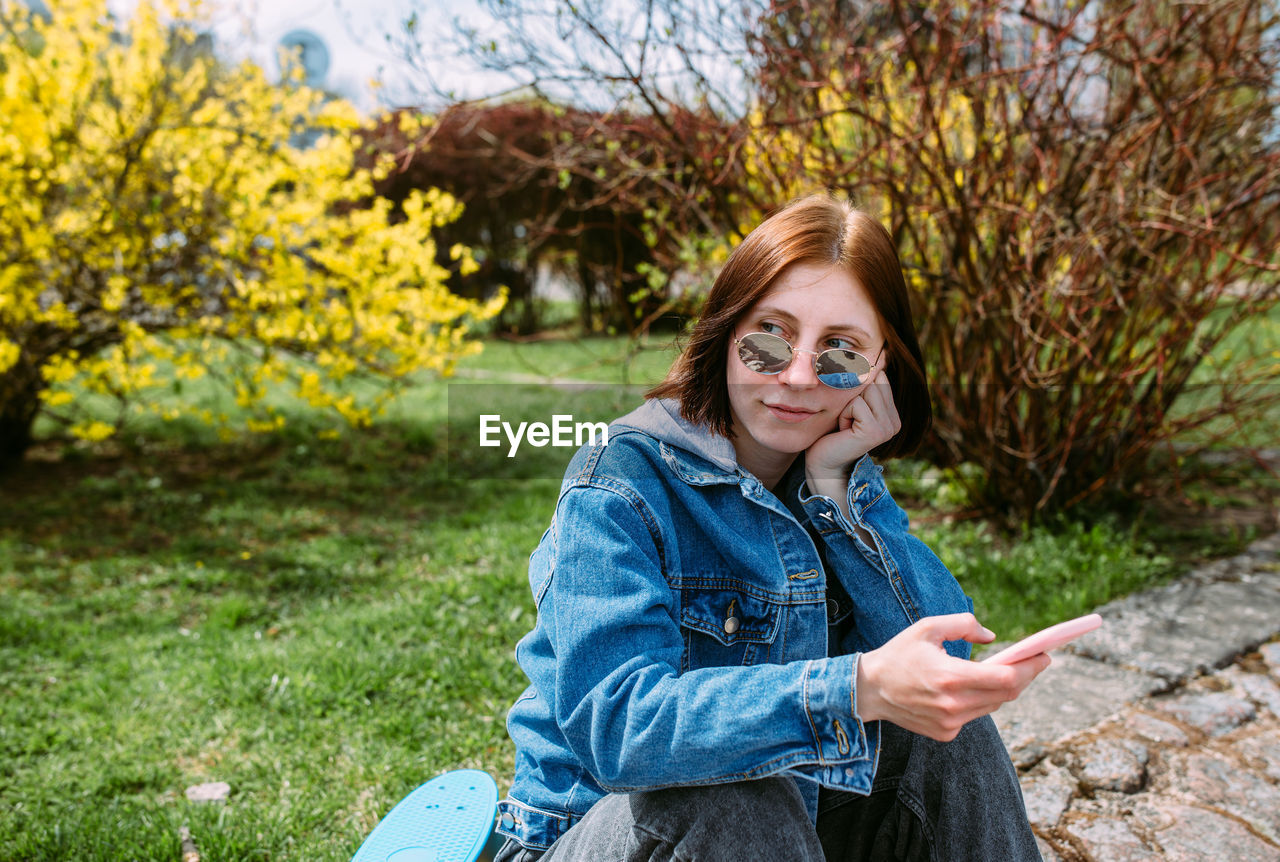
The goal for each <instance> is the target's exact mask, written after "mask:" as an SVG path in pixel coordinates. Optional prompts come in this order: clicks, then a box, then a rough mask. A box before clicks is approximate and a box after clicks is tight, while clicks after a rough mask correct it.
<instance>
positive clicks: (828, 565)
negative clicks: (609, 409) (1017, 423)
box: [498, 196, 1049, 862]
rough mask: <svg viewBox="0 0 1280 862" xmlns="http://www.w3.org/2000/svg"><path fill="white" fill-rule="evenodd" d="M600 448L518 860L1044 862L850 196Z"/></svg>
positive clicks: (812, 217) (752, 249)
mask: <svg viewBox="0 0 1280 862" xmlns="http://www.w3.org/2000/svg"><path fill="white" fill-rule="evenodd" d="M648 396H649V397H648V400H646V402H645V403H644V405H643V406H641V407H640V408H638V409H637V410H635V411H634V412H632V413H630V414H628V415H627V416H625V417H623V418H621V419H619V420H617V421H616V422H615V423H613V425H612V426H611V427H610V429H609V438H608V443H607V444H605V445H595V446H588V447H584V448H583V449H582V450H581V451H579V452H578V453H577V454H576V455H575V457H574V459H573V461H572V463H571V464H570V466H569V468H568V471H567V472H566V475H565V478H564V483H563V485H562V487H561V492H560V498H559V501H558V503H557V505H556V511H555V515H554V517H553V519H552V522H551V525H550V527H549V528H548V529H547V531H546V532H545V533H544V534H543V537H542V541H541V542H540V544H539V545H538V547H537V549H536V550H534V552H533V554H532V555H531V557H530V560H529V583H530V587H531V588H532V590H533V597H534V601H535V603H536V604H537V608H538V617H537V623H536V625H535V626H534V629H533V631H532V632H530V633H529V634H528V635H527V636H526V637H524V638H523V639H522V640H521V641H520V643H519V645H518V646H517V649H516V657H517V660H518V661H519V663H520V665H521V667H522V668H523V669H524V671H525V673H526V674H527V675H528V677H529V682H530V684H529V687H528V688H527V689H526V691H525V692H524V694H523V695H522V696H521V698H520V699H519V700H518V701H517V702H516V703H515V705H514V706H513V707H512V709H511V712H510V715H509V717H508V728H509V730H510V734H511V737H512V739H513V740H514V742H515V744H516V774H515V779H514V782H513V784H512V787H511V792H510V795H509V796H508V798H507V799H505V800H504V801H503V802H502V804H501V806H500V818H499V824H498V829H499V832H500V833H502V834H503V835H505V836H507V838H508V839H509V840H507V842H506V844H505V845H504V847H503V848H502V851H501V852H500V853H499V855H498V860H500V862H532V860H536V859H542V860H544V862H566V860H632V859H645V860H648V859H681V860H719V859H724V860H742V859H752V860H755V859H760V860H790V859H796V860H822V859H827V860H846V859H933V860H937V859H975V860H984V862H990V860H1002V862H1006V860H1024V859H1039V858H1040V856H1039V853H1038V851H1037V849H1036V844H1035V839H1034V837H1033V836H1032V834H1031V830H1030V827H1029V825H1028V823H1027V817H1026V812H1025V809H1024V806H1023V802H1022V795H1021V792H1020V790H1019V786H1018V780H1017V775H1016V773H1015V771H1014V769H1013V766H1012V764H1011V763H1010V761H1009V757H1008V754H1007V753H1006V751H1005V748H1004V746H1003V744H1002V743H1001V741H1000V738H999V736H998V735H997V733H996V730H995V726H994V724H993V723H992V721H991V719H990V718H989V717H988V714H989V713H991V712H992V711H994V710H995V709H996V708H998V707H999V706H1000V705H1001V704H1002V703H1005V702H1006V701H1009V700H1012V699H1014V698H1016V697H1017V696H1018V695H1019V694H1020V693H1021V692H1022V690H1023V689H1024V688H1025V687H1026V686H1027V685H1028V684H1029V683H1030V682H1031V680H1032V679H1033V678H1034V677H1035V676H1036V675H1037V674H1038V673H1040V672H1041V671H1042V670H1044V668H1045V667H1047V666H1048V664H1049V659H1048V658H1047V657H1046V656H1043V655H1041V656H1037V657H1035V658H1032V659H1028V660H1026V661H1023V662H1020V663H1018V664H1015V665H1012V666H1005V667H992V666H987V665H984V664H981V663H977V662H971V661H968V655H969V649H970V646H969V644H970V642H977V643H986V642H989V641H991V640H992V639H994V635H993V634H992V633H991V632H989V631H987V630H986V629H984V628H983V627H982V626H981V625H979V624H978V622H977V620H976V619H975V618H974V616H973V614H972V609H973V604H972V602H971V601H970V600H969V599H968V598H967V597H966V596H965V594H964V592H963V591H962V590H961V588H960V586H959V584H957V583H956V580H955V578H954V577H952V575H951V573H950V572H948V571H947V569H946V568H945V567H944V566H943V565H942V564H941V562H940V561H939V560H938V558H937V557H936V556H935V555H934V554H933V553H932V552H931V551H930V550H929V549H928V548H927V547H926V546H925V545H924V544H923V543H921V542H920V541H919V540H918V539H916V538H915V537H914V536H912V535H911V534H910V533H909V532H908V526H907V517H906V514H905V513H904V512H903V510H902V509H901V508H899V507H898V505H897V504H896V503H895V502H894V501H893V498H892V497H891V496H890V495H889V493H888V491H887V490H886V488H885V484H884V480H883V478H882V475H881V474H882V471H883V468H882V467H880V466H879V465H878V464H877V463H876V462H875V461H874V460H873V457H874V458H879V459H888V458H893V457H895V456H899V455H902V454H905V453H907V452H910V451H911V450H912V449H913V448H914V447H915V446H916V445H917V444H918V443H919V441H920V439H921V437H922V436H923V434H924V433H925V431H926V429H927V428H928V425H929V422H930V420H931V417H932V412H931V408H930V406H929V400H928V392H927V387H926V383H925V373H924V368H923V365H922V360H921V355H920V348H919V345H918V344H917V339H916V334H915V329H914V327H913V324H912V322H911V315H910V311H909V307H908V301H907V294H906V287H905V285H904V283H903V278H902V271H901V266H900V264H899V262H898V258H897V253H896V252H895V250H894V247H893V244H892V241H891V240H890V237H889V235H888V233H887V232H886V231H885V230H884V228H883V227H881V226H880V225H879V224H878V223H877V222H875V221H874V220H873V219H871V218H869V217H868V216H866V215H864V214H862V213H860V212H858V211H856V210H853V209H851V208H850V207H848V206H847V205H845V204H843V203H841V202H838V201H836V200H834V199H832V198H829V197H825V196H815V197H810V198H806V199H804V200H801V201H798V202H796V203H794V204H792V205H791V206H789V207H787V208H785V209H783V210H782V211H780V212H778V213H777V214H775V215H774V216H772V217H771V218H769V219H768V220H766V221H765V222H763V223H762V224H761V225H760V226H759V227H757V228H756V229H755V230H754V231H752V233H751V234H750V235H749V236H748V237H747V238H746V239H745V240H744V241H743V242H742V244H741V245H740V246H739V247H738V248H737V249H736V250H735V251H734V252H733V254H732V255H731V256H730V257H729V260H728V261H727V262H726V264H725V266H724V269H723V270H722V271H721V273H720V275H719V277H718V278H717V279H716V282H715V285H714V286H713V287H712V289H711V293H710V295H709V296H708V298H707V304H706V309H705V311H704V313H703V316H702V318H701V319H700V320H699V322H698V324H697V326H696V327H695V328H694V331H693V333H692V335H691V337H690V339H689V343H688V346H687V347H686V349H685V350H684V352H683V354H682V355H681V356H680V358H679V360H678V361H677V362H676V364H675V365H674V367H673V368H672V370H671V372H670V374H669V375H668V377H667V379H666V381H664V382H663V383H662V384H661V385H659V386H658V387H656V388H655V389H654V390H653V391H651V392H650V393H648Z"/></svg>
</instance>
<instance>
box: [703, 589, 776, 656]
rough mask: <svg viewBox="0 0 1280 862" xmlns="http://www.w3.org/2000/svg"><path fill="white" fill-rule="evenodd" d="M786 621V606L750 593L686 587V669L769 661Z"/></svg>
mask: <svg viewBox="0 0 1280 862" xmlns="http://www.w3.org/2000/svg"><path fill="white" fill-rule="evenodd" d="M781 620H782V606H781V605H779V604H777V603H775V602H770V601H766V600H765V599H761V598H758V597H757V596H753V595H750V594H749V593H744V592H740V591H738V590H734V589H724V588H697V587H685V588H683V589H682V590H681V609H680V627H681V630H682V631H683V633H684V642H685V651H684V667H683V668H682V670H693V669H696V668H700V667H725V666H730V665H747V664H757V663H760V662H763V661H767V660H768V658H769V651H770V648H771V647H772V645H773V643H774V641H775V640H777V637H778V629H779V627H780V626H781Z"/></svg>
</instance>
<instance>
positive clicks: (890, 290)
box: [646, 195, 933, 460]
mask: <svg viewBox="0 0 1280 862" xmlns="http://www.w3.org/2000/svg"><path fill="white" fill-rule="evenodd" d="M798 263H806V264H818V265H823V264H828V265H833V266H841V267H843V268H844V269H845V270H846V271H847V272H848V273H849V274H850V275H852V276H853V277H854V278H855V279H857V281H858V283H859V284H861V285H862V286H863V288H864V289H865V290H866V292H867V296H868V297H869V298H870V300H871V304H872V306H873V307H874V308H875V310H876V314H877V315H879V318H880V328H881V330H882V331H883V332H884V336H885V346H884V358H885V359H887V362H886V364H885V372H886V376H887V377H888V380H889V383H890V384H891V385H892V387H893V395H894V403H895V405H896V406H897V408H898V415H899V417H900V418H901V419H902V428H901V430H900V431H899V432H898V433H897V434H896V435H894V437H892V438H891V439H890V440H888V441H886V442H885V443H882V444H881V445H880V446H878V447H876V449H874V450H872V455H873V457H875V458H877V459H882V460H883V459H886V458H895V457H899V456H902V455H908V454H910V453H911V452H913V451H915V449H916V447H918V446H919V445H920V441H921V440H922V439H923V438H924V435H925V433H926V432H927V431H928V430H929V425H930V423H931V422H932V421H933V408H932V406H931V405H930V402H929V386H928V379H927V377H926V375H925V370H924V358H923V357H922V355H921V353H920V344H919V341H918V340H917V337H916V328H915V325H914V323H913V322H912V319H911V306H910V302H909V300H908V297H907V286H906V283H905V282H904V281H903V278H902V265H901V263H900V262H899V260H898V252H897V249H895V248H894V245H893V239H892V238H891V237H890V236H889V232H888V231H887V230H885V229H884V226H883V225H881V224H880V223H879V222H878V221H876V220H875V219H873V218H872V217H871V216H869V215H867V214H866V213H864V212H862V211H860V210H857V209H854V208H853V207H851V206H850V205H849V204H847V203H844V202H843V201H839V200H837V199H835V198H833V197H830V196H828V195H813V196H811V197H806V198H802V199H800V200H797V201H794V202H793V203H791V204H789V205H788V206H786V207H785V208H783V209H781V210H779V211H778V212H776V213H774V214H773V215H772V216H770V217H769V218H768V219H766V220H765V221H763V222H761V224H760V225H759V226H758V227H757V228H756V229H755V230H753V231H751V233H750V234H748V235H747V238H746V239H744V240H743V241H742V243H741V244H740V245H739V246H738V247H737V248H736V249H734V251H733V253H732V254H731V255H729V259H728V260H727V261H726V262H725V265H724V268H723V269H721V270H720V274H719V275H718V276H717V277H716V281H715V284H714V285H712V287H711V292H710V294H708V296H707V302H706V306H705V308H704V309H703V313H702V316H701V317H700V318H699V320H698V322H697V324H696V325H695V326H694V328H693V332H692V333H691V334H690V336H689V341H688V343H687V345H686V346H685V348H684V350H683V351H682V352H681V354H680V357H679V358H678V359H677V360H676V362H675V364H673V365H672V366H671V370H670V371H669V372H668V374H667V377H666V379H665V380H664V381H663V382H662V383H660V384H658V385H657V386H655V387H654V388H653V389H651V390H649V392H648V393H646V397H648V398H675V399H676V400H677V401H679V403H680V413H681V415H683V416H684V418H685V419H687V420H689V421H690V422H693V423H696V424H699V425H704V426H707V427H708V428H710V429H711V430H712V431H714V432H716V433H718V434H722V435H724V436H725V437H732V436H733V420H732V419H731V417H730V412H729V389H728V382H727V379H728V374H727V366H726V362H727V361H728V356H729V344H730V342H731V340H732V338H733V334H734V330H735V328H736V327H737V324H738V321H739V320H740V319H741V317H742V316H743V315H744V314H746V313H747V312H748V311H749V310H750V309H751V308H752V307H753V306H754V305H755V304H756V303H757V302H758V301H759V300H760V299H761V298H762V297H763V296H764V295H765V294H767V293H768V292H769V291H770V290H771V289H772V288H773V286H774V284H775V283H776V282H777V280H778V278H779V277H780V276H781V275H782V273H783V272H784V271H785V270H786V269H787V268H788V267H790V266H793V265H795V264H798Z"/></svg>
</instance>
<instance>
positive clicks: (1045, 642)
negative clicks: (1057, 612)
mask: <svg viewBox="0 0 1280 862" xmlns="http://www.w3.org/2000/svg"><path fill="white" fill-rule="evenodd" d="M1100 625H1102V617H1101V616H1099V615H1098V614H1087V615H1085V616H1083V617H1076V618H1075V619H1074V620H1067V621H1066V622H1064V623H1058V624H1057V625H1056V626H1049V627H1048V628H1047V629H1044V630H1043V631H1038V632H1036V633H1035V634H1033V635H1030V636H1028V637H1025V638H1023V639H1022V640H1020V641H1018V642H1017V643H1016V644H1014V645H1013V646H1011V647H1009V648H1008V649H1002V650H1000V652H998V653H996V654H995V655H993V656H987V657H986V658H984V659H983V661H984V662H992V663H994V664H1014V663H1016V662H1020V661H1022V660H1023V659H1028V658H1031V657H1032V656H1033V655H1039V654H1040V653H1042V652H1048V651H1049V650H1051V649H1057V648H1058V647H1060V646H1062V645H1063V644H1065V643H1066V642H1067V641H1070V640H1074V639H1075V638H1078V637H1080V635H1082V634H1084V633H1085V632H1091V631H1093V630H1094V629H1096V628H1097V627H1098V626H1100Z"/></svg>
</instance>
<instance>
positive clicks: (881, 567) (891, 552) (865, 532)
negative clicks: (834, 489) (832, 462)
mask: <svg viewBox="0 0 1280 862" xmlns="http://www.w3.org/2000/svg"><path fill="white" fill-rule="evenodd" d="M883 470H884V468H883V467H881V466H880V465H878V464H876V463H875V462H873V461H872V460H871V458H870V456H864V457H863V458H862V459H861V460H860V461H859V462H858V463H857V464H856V465H855V466H854V469H853V470H852V472H851V475H850V477H849V484H848V488H847V491H846V493H847V495H848V496H847V502H848V507H849V515H850V518H851V519H852V522H851V520H850V518H846V517H845V515H844V513H843V512H841V511H840V509H839V507H837V506H836V504H835V501H834V500H832V499H831V498H830V497H827V496H825V495H822V494H813V493H811V492H810V491H809V489H808V485H807V483H801V484H800V486H799V491H798V493H799V502H800V504H801V506H802V507H803V509H804V512H805V515H806V517H807V518H808V520H809V522H810V524H811V525H812V527H813V529H814V531H815V532H816V533H817V534H818V536H819V538H820V540H821V541H822V542H823V543H824V545H825V548H824V551H825V553H823V559H824V560H826V561H827V564H828V567H829V568H830V570H831V571H829V572H828V576H835V577H837V578H839V579H840V583H841V585H842V586H844V588H845V590H846V591H847V592H848V594H849V595H850V596H856V597H857V601H855V602H854V611H853V613H854V631H855V634H854V636H853V637H852V639H851V642H849V643H845V644H842V646H843V648H844V649H846V650H848V651H865V650H872V649H876V648H877V647H880V646H883V645H884V643H885V642H886V641H888V640H889V639H890V638H892V637H893V636H894V635H896V634H898V633H899V632H900V631H902V630H903V629H905V628H906V627H907V626H909V625H911V624H912V623H914V622H917V621H918V620H920V619H923V618H924V617H930V616H941V615H944V614H958V613H966V612H972V611H973V601H972V599H970V598H969V597H968V596H967V595H965V593H964V590H963V589H962V588H961V586H960V584H959V582H957V581H956V579H955V576H954V575H952V574H951V572H950V570H948V569H947V567H946V566H945V565H944V564H943V563H942V561H941V560H940V559H938V556H937V554H935V553H934V552H933V550H932V549H931V548H930V547H929V546H928V545H926V544H925V543H924V542H922V541H921V540H920V539H919V538H917V537H916V536H914V535H912V534H911V532H910V524H909V521H908V518H907V513H906V512H905V511H904V510H903V509H902V507H901V506H899V505H898V504H897V503H896V502H895V501H894V499H893V497H892V496H891V495H890V494H889V492H888V489H887V488H886V486H885V483H884V479H883V477H882V476H881V474H882V473H883ZM859 528H860V529H859ZM945 647H946V650H947V652H948V653H949V654H951V655H953V656H956V657H957V658H968V657H969V655H970V653H971V652H972V645H971V644H970V643H969V642H967V641H963V640H954V641H947V642H946V643H945Z"/></svg>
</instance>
